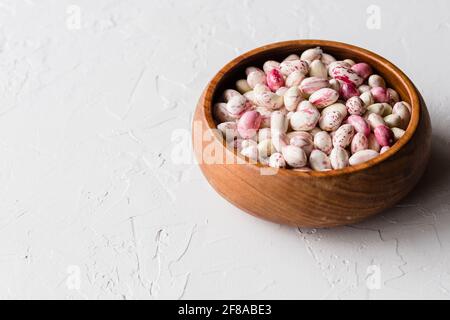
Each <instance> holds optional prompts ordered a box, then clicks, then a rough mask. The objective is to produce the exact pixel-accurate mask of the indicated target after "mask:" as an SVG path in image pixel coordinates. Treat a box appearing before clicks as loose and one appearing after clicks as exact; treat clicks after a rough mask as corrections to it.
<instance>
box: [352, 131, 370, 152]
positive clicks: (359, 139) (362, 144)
mask: <svg viewBox="0 0 450 320" xmlns="http://www.w3.org/2000/svg"><path fill="white" fill-rule="evenodd" d="M368 148H369V139H368V138H367V136H366V135H365V134H363V133H361V132H357V133H356V134H355V136H354V137H353V140H352V143H351V151H352V154H354V153H356V152H358V151H361V150H366V149H368Z"/></svg>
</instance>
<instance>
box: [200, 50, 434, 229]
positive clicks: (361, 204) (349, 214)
mask: <svg viewBox="0 0 450 320" xmlns="http://www.w3.org/2000/svg"><path fill="white" fill-rule="evenodd" d="M301 49H302V48H300V49H298V48H297V52H299V51H300V50H301ZM324 49H325V51H327V52H330V53H331V54H333V55H335V56H337V57H339V58H340V57H341V56H342V52H338V51H336V50H334V49H333V48H324ZM294 52H295V51H293V50H292V48H289V49H286V50H282V52H281V53H280V52H278V54H277V55H275V56H274V54H273V53H270V52H269V53H265V54H263V55H262V56H260V57H259V58H258V59H256V60H251V63H252V65H258V64H257V63H259V65H261V64H262V63H263V61H265V60H268V59H274V58H277V57H280V58H281V57H283V56H287V55H288V54H290V53H294ZM345 57H349V58H353V59H355V60H357V61H361V58H360V57H358V56H352V55H351V54H347V53H346V54H345ZM367 62H369V63H371V64H372V65H373V62H371V61H367ZM248 63H250V62H246V61H245V62H244V63H243V65H242V67H241V68H238V69H239V71H238V72H243V68H245V67H246V66H248ZM377 72H379V73H380V74H381V75H382V76H384V77H386V78H389V77H388V75H386V74H384V72H383V70H377ZM236 79H238V74H229V75H225V76H224V77H223V80H221V81H220V83H219V84H218V86H217V90H216V93H218V92H221V91H222V90H223V89H224V88H227V87H233V82H232V81H235V80H236ZM388 82H389V79H388ZM390 85H391V87H393V88H394V89H396V90H397V91H398V92H399V93H400V95H401V96H402V97H405V95H406V91H405V89H404V88H402V87H399V86H398V84H396V83H392V84H391V83H390ZM205 92H206V91H205ZM204 96H205V93H204V94H203V96H202V97H201V98H200V100H199V104H198V106H197V110H196V113H195V116H194V121H200V122H201V123H202V128H203V130H208V129H209V123H208V120H207V119H208V117H210V115H209V114H205V106H204ZM420 99H421V108H420V119H419V124H418V127H417V129H416V131H415V133H414V135H413V136H412V137H411V139H410V140H409V141H408V142H407V144H406V145H404V146H403V148H401V149H400V150H399V151H398V152H396V153H395V154H393V155H392V156H391V157H389V158H388V159H386V160H385V161H383V162H382V163H378V164H375V165H373V166H370V167H368V168H366V169H364V170H360V171H356V172H353V173H351V174H345V175H330V176H324V177H320V178H317V177H312V176H308V175H304V176H295V175H291V174H289V173H287V172H286V170H280V172H279V173H278V174H277V175H261V173H260V168H259V167H257V166H255V165H251V164H205V163H202V153H203V150H204V147H205V146H206V145H208V144H210V143H211V142H202V143H198V141H197V142H195V141H194V149H195V154H196V157H197V160H198V161H199V163H200V167H201V170H202V172H203V174H204V175H205V177H206V178H207V180H208V181H209V183H210V184H211V185H212V186H213V188H214V189H215V190H216V191H217V192H218V193H219V194H221V195H222V196H223V197H224V198H225V199H227V200H228V201H230V202H231V203H233V204H234V205H236V206H237V207H239V208H241V209H242V210H244V211H246V212H248V213H250V214H252V215H255V216H258V217H260V218H263V219H266V220H270V221H273V222H276V223H281V224H289V225H295V226H301V227H314V228H320V227H334V226H339V225H347V224H353V223H356V222H360V221H362V220H364V219H366V218H368V217H370V216H372V215H374V214H377V213H380V212H381V211H383V210H385V209H386V208H389V207H391V206H393V205H394V204H396V203H397V202H398V201H399V200H400V199H402V198H403V197H404V196H406V195H407V194H408V193H409V192H410V191H411V189H412V188H413V187H414V186H415V185H416V184H417V182H418V181H419V179H420V177H421V176H422V175H423V172H424V170H425V168H426V165H427V162H428V159H429V156H430V151H431V150H430V149H431V124H430V117H429V114H428V110H427V108H426V105H425V103H424V101H423V99H422V97H420ZM213 141H214V142H213V143H215V144H216V146H215V147H216V148H217V149H218V150H220V149H223V148H224V147H223V144H222V143H221V142H220V141H219V140H213ZM224 153H225V154H226V156H228V157H230V158H234V159H235V160H236V162H237V159H236V155H235V154H234V153H233V152H232V151H230V150H228V149H225V150H224Z"/></svg>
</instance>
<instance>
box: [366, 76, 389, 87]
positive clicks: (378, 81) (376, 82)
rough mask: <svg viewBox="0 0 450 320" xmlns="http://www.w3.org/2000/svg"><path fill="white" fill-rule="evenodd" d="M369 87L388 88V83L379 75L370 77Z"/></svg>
mask: <svg viewBox="0 0 450 320" xmlns="http://www.w3.org/2000/svg"><path fill="white" fill-rule="evenodd" d="M367 82H368V84H369V86H370V87H371V88H375V87H383V88H386V82H385V81H384V79H383V78H382V77H381V76H380V75H378V74H373V75H371V76H370V77H369V80H368V81H367Z"/></svg>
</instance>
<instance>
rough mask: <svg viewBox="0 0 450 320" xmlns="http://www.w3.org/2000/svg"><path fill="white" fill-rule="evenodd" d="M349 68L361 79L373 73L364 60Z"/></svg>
mask: <svg viewBox="0 0 450 320" xmlns="http://www.w3.org/2000/svg"><path fill="white" fill-rule="evenodd" d="M351 69H352V70H353V71H355V72H356V73H357V74H358V75H359V76H360V77H362V78H363V79H367V78H369V77H370V76H371V75H372V73H373V71H372V67H371V66H370V65H368V64H367V63H365V62H361V63H357V64H355V65H353V66H352V68H351Z"/></svg>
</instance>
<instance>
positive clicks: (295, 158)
mask: <svg viewBox="0 0 450 320" xmlns="http://www.w3.org/2000/svg"><path fill="white" fill-rule="evenodd" d="M282 154H283V158H284V159H285V160H286V163H287V164H288V165H289V166H291V167H293V168H301V167H304V166H306V164H307V162H308V159H307V157H306V153H305V151H303V149H301V148H299V147H296V146H291V145H287V146H285V147H284V148H283V149H282Z"/></svg>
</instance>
